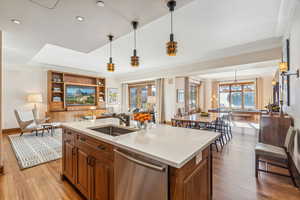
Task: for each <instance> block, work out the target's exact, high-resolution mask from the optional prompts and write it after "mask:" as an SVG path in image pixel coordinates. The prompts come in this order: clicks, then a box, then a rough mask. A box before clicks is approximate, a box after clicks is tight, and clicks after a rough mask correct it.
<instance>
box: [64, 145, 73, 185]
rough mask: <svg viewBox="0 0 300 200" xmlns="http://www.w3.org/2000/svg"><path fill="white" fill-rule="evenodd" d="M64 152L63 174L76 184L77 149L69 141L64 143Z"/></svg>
mask: <svg viewBox="0 0 300 200" xmlns="http://www.w3.org/2000/svg"><path fill="white" fill-rule="evenodd" d="M63 152H64V155H63V162H64V163H63V173H64V175H65V176H66V177H67V178H68V179H69V180H70V181H71V182H72V183H75V177H76V176H75V170H76V160H75V159H76V157H75V147H74V146H73V145H72V144H71V143H69V142H68V141H64V144H63Z"/></svg>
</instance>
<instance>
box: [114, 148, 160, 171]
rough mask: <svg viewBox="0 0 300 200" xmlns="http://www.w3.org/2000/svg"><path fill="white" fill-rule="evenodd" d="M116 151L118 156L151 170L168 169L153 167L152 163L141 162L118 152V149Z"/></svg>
mask: <svg viewBox="0 0 300 200" xmlns="http://www.w3.org/2000/svg"><path fill="white" fill-rule="evenodd" d="M114 151H115V152H116V153H117V154H119V155H121V156H122V157H124V158H126V159H128V160H130V161H132V162H134V163H137V164H140V165H143V166H145V167H148V168H151V169H154V170H157V171H165V169H166V168H165V167H161V166H157V165H153V164H151V163H147V162H144V161H141V160H137V159H135V158H133V157H131V156H128V155H126V154H125V153H122V152H120V151H118V150H117V149H114Z"/></svg>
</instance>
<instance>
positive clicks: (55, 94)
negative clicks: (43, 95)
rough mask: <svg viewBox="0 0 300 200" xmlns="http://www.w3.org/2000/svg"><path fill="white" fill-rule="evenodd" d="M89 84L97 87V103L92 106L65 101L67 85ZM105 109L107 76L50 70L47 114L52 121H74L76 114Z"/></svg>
mask: <svg viewBox="0 0 300 200" xmlns="http://www.w3.org/2000/svg"><path fill="white" fill-rule="evenodd" d="M68 85H71V86H89V87H95V89H96V95H95V96H96V98H95V102H96V103H95V105H91V106H83V105H80V106H68V105H66V102H65V95H66V86H68ZM104 109H105V78H103V77H94V76H85V75H79V74H72V73H66V72H59V71H52V70H49V71H48V112H47V116H49V117H50V118H51V120H52V121H72V120H74V118H77V117H76V116H75V115H78V113H81V115H86V114H87V112H89V111H91V110H95V111H96V112H98V113H97V114H99V112H101V111H103V110H104Z"/></svg>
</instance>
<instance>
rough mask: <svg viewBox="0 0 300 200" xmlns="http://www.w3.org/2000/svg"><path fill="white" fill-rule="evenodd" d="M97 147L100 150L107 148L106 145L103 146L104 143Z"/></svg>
mask: <svg viewBox="0 0 300 200" xmlns="http://www.w3.org/2000/svg"><path fill="white" fill-rule="evenodd" d="M97 149H99V150H105V149H106V147H105V146H102V145H98V146H97Z"/></svg>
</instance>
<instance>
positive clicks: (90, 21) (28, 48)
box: [0, 0, 192, 67]
mask: <svg viewBox="0 0 300 200" xmlns="http://www.w3.org/2000/svg"><path fill="white" fill-rule="evenodd" d="M32 1H34V2H38V3H39V4H44V5H45V6H46V7H50V8H51V7H53V5H55V2H56V1H57V0H0V30H2V31H4V47H5V52H4V53H5V61H6V62H7V64H24V63H27V62H28V61H30V60H31V59H32V57H33V56H34V55H35V54H36V53H38V52H39V50H40V49H42V48H43V47H44V45H45V44H53V45H57V46H60V47H64V48H68V49H72V50H74V51H78V52H82V53H88V52H90V51H92V50H95V49H97V48H99V47H101V46H103V45H104V44H106V43H107V37H106V36H107V35H108V34H109V33H113V34H114V35H115V36H116V37H120V36H123V35H125V34H127V33H128V32H130V31H131V30H132V28H131V24H130V23H131V21H132V20H134V19H137V20H139V22H140V24H141V26H143V25H145V24H147V23H149V22H151V21H153V20H155V19H157V18H159V17H161V16H163V15H165V14H166V13H168V8H167V7H166V4H165V2H164V0H103V1H104V2H105V7H98V6H96V0H59V1H58V3H57V5H56V7H55V8H54V9H47V8H45V7H41V6H39V5H37V4H34V3H32ZM190 1H192V0H180V1H178V7H182V6H183V5H185V4H186V3H188V2H190ZM76 16H83V17H84V18H85V21H84V22H78V21H76V20H75V17H76ZM11 19H18V20H20V21H21V22H22V24H20V25H16V24H13V23H12V22H11ZM59 56H60V55H57V57H58V59H61V57H59ZM60 64H61V65H64V62H63V59H62V61H61V63H60ZM69 67H72V66H69Z"/></svg>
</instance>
